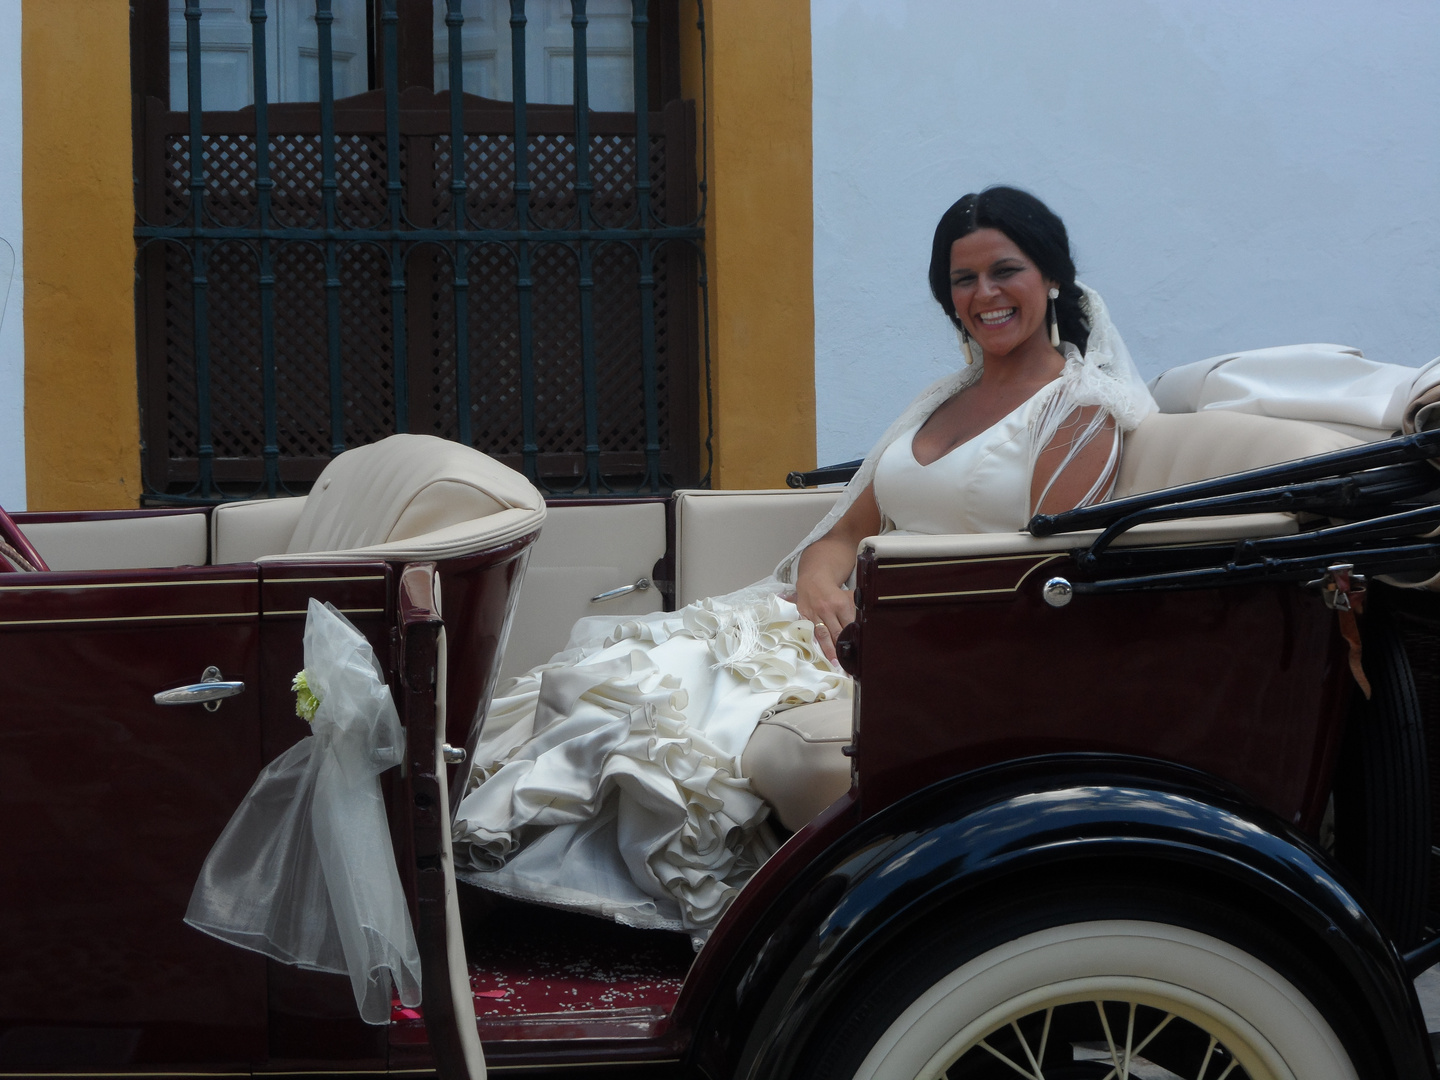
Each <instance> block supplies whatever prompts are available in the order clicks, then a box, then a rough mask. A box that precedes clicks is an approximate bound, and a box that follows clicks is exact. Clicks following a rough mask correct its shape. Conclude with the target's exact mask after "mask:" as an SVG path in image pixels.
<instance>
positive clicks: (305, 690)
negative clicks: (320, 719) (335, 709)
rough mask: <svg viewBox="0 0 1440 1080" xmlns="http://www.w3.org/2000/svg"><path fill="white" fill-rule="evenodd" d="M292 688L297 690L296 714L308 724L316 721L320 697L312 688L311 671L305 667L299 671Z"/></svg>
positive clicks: (291, 685)
mask: <svg viewBox="0 0 1440 1080" xmlns="http://www.w3.org/2000/svg"><path fill="white" fill-rule="evenodd" d="M290 689H291V690H294V691H295V715H296V716H298V717H300V719H301V720H304V721H305V722H306V723H307V724H313V723H315V710H316V709H318V708H319V707H320V698H319V697H317V696H316V694H315V691H314V690H311V689H310V674H309V672H307V671H305V670H303V669H302V670H300V671H297V672H296V673H295V681H294V682H292V683H291V684H290Z"/></svg>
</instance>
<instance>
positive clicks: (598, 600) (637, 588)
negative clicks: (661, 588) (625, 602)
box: [590, 577, 650, 604]
mask: <svg viewBox="0 0 1440 1080" xmlns="http://www.w3.org/2000/svg"><path fill="white" fill-rule="evenodd" d="M648 588H650V579H649V578H648V577H642V578H641V579H640V580H639V581H637V582H635V584H634V585H621V586H620V587H619V588H618V589H606V590H605V591H604V592H602V593H596V594H595V595H594V596H592V597H590V602H591V603H592V604H602V603H604V602H605V601H606V600H614V599H615V598H616V597H618V596H629V595H630V594H631V593H632V592H644V591H645V590H646V589H648Z"/></svg>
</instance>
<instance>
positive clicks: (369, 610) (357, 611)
mask: <svg viewBox="0 0 1440 1080" xmlns="http://www.w3.org/2000/svg"><path fill="white" fill-rule="evenodd" d="M336 610H337V611H339V612H340V613H341V614H343V615H384V614H385V609H384V608H383V607H342V608H337V609H336ZM308 614H310V609H309V608H286V609H284V610H283V611H269V610H266V611H263V612H261V615H262V616H264V617H269V616H271V615H308ZM566 1015H569V1014H568V1013H567V1014H566ZM267 1075H269V1074H268V1073H267Z"/></svg>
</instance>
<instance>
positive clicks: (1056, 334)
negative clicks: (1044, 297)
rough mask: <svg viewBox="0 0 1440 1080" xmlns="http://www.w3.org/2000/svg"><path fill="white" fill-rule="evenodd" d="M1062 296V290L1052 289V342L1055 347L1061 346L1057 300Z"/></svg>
mask: <svg viewBox="0 0 1440 1080" xmlns="http://www.w3.org/2000/svg"><path fill="white" fill-rule="evenodd" d="M1059 298H1060V290H1059V289H1055V288H1052V289H1051V290H1050V344H1051V345H1054V346H1055V348H1057V349H1058V348H1059V347H1060V320H1059V319H1057V318H1056V317H1055V301H1056V300H1058V299H1059Z"/></svg>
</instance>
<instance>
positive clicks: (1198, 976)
mask: <svg viewBox="0 0 1440 1080" xmlns="http://www.w3.org/2000/svg"><path fill="white" fill-rule="evenodd" d="M1047 1010H1048V1011H1047ZM1167 1014H1173V1017H1172V1019H1171V1020H1169V1021H1164V1017H1165V1016H1166V1015H1167ZM1102 1015H1103V1016H1104V1018H1105V1019H1104V1020H1103V1021H1102V1019H1101V1017H1102ZM1354 1016H1355V1010H1354V1008H1353V1005H1352V1003H1350V1002H1347V1000H1346V999H1345V998H1344V996H1343V993H1342V992H1341V991H1340V990H1339V989H1338V988H1337V987H1336V986H1334V985H1333V982H1332V980H1331V978H1330V977H1329V976H1327V975H1326V974H1325V973H1324V972H1323V971H1322V970H1321V969H1320V968H1319V967H1318V966H1317V965H1316V964H1314V963H1313V962H1312V961H1311V960H1310V959H1309V958H1307V956H1306V955H1305V953H1304V952H1303V950H1301V949H1299V948H1296V947H1294V946H1293V945H1290V944H1288V943H1287V942H1286V941H1285V940H1284V939H1283V938H1281V937H1280V935H1278V934H1276V933H1275V932H1274V930H1273V928H1269V927H1266V926H1265V925H1262V924H1261V923H1260V922H1259V921H1258V920H1255V919H1254V918H1252V917H1250V916H1247V915H1245V914H1243V913H1236V912H1233V911H1231V910H1229V909H1228V908H1224V907H1221V906H1219V905H1217V904H1213V903H1210V902H1208V901H1206V900H1204V899H1201V898H1199V897H1197V896H1196V895H1195V894H1194V892H1193V891H1192V890H1184V889H1181V888H1178V887H1177V888H1175V889H1173V890H1161V889H1156V888H1153V887H1148V886H1136V887H1130V888H1124V887H1121V886H1120V885H1119V884H1118V883H1108V884H1104V885H1096V886H1091V887H1084V888H1067V889H1064V890H1055V891H1052V892H1051V893H1050V894H1049V895H1047V896H1043V897H1037V898H1033V899H1032V898H1026V899H1023V900H1019V901H1011V902H1004V903H994V904H991V905H988V906H986V907H984V908H982V909H979V910H971V909H968V908H967V909H966V910H964V911H963V912H959V913H956V914H954V915H952V916H950V917H947V918H943V919H936V920H933V921H932V922H931V923H929V924H928V925H926V926H925V927H923V928H921V929H920V930H918V931H917V932H914V933H911V934H907V936H906V938H905V940H904V941H902V942H900V943H898V944H897V945H895V946H894V947H892V948H887V949H886V950H885V953H884V955H883V957H881V958H880V959H878V960H877V961H876V962H875V963H874V964H873V965H871V967H870V969H869V970H868V971H866V972H865V973H864V974H863V975H862V976H861V977H859V978H857V979H854V980H853V981H852V982H851V984H850V986H849V987H847V989H846V990H845V991H844V992H843V993H842V994H841V995H840V996H839V998H838V1000H837V1001H836V1002H835V1003H834V1004H833V1005H832V1006H831V1008H830V1009H829V1010H828V1011H827V1019H826V1021H825V1022H824V1023H822V1025H821V1027H820V1029H819V1030H818V1031H817V1032H816V1035H815V1036H814V1037H813V1038H812V1039H811V1040H810V1042H809V1044H808V1046H807V1050H806V1052H805V1054H804V1059H803V1061H802V1064H801V1067H800V1068H799V1069H798V1070H797V1074H798V1075H799V1076H801V1077H804V1078H805V1080H897V1078H901V1080H939V1078H941V1077H948V1080H962V1078H964V1080H1000V1078H1010V1080H1013V1078H1015V1077H1019V1076H1031V1077H1034V1076H1036V1075H1037V1074H1039V1075H1042V1076H1043V1077H1044V1078H1045V1080H1083V1078H1088V1077H1095V1078H1097V1080H1098V1078H1099V1077H1102V1076H1106V1075H1110V1076H1114V1075H1116V1074H1117V1073H1118V1072H1119V1070H1118V1069H1116V1068H1115V1066H1116V1065H1117V1064H1118V1063H1119V1059H1120V1058H1123V1057H1124V1053H1125V1049H1124V1048H1125V1046H1126V1045H1129V1046H1130V1047H1131V1048H1132V1050H1138V1051H1140V1053H1141V1056H1142V1057H1144V1058H1145V1059H1146V1060H1147V1061H1148V1062H1149V1064H1150V1065H1152V1066H1154V1067H1158V1068H1160V1069H1168V1070H1170V1071H1169V1072H1168V1073H1157V1072H1154V1071H1144V1072H1140V1071H1138V1070H1137V1071H1136V1072H1134V1073H1131V1075H1147V1076H1148V1075H1174V1076H1178V1077H1183V1078H1186V1080H1193V1078H1194V1077H1197V1076H1200V1075H1202V1074H1203V1075H1204V1076H1206V1077H1210V1078H1212V1080H1213V1078H1214V1077H1218V1076H1220V1075H1222V1074H1223V1075H1225V1076H1226V1077H1227V1078H1228V1080H1242V1078H1248V1080H1357V1078H1363V1080H1378V1078H1380V1077H1383V1076H1385V1075H1386V1070H1385V1068H1383V1067H1382V1066H1380V1065H1379V1064H1377V1062H1376V1059H1375V1055H1374V1053H1373V1051H1372V1050H1371V1049H1370V1047H1369V1043H1368V1041H1367V1039H1366V1036H1365V1033H1364V1031H1363V1030H1362V1029H1361V1028H1360V1027H1358V1026H1357V1024H1356V1021H1355V1019H1354ZM1162 1021H1164V1022H1163V1023H1162ZM1106 1025H1108V1031H1107V1030H1106ZM1157 1026H1158V1027H1159V1033H1158V1034H1154V1035H1153V1036H1152V1032H1154V1031H1155V1029H1156V1028H1157ZM1147 1037H1150V1038H1151V1041H1150V1042H1148V1044H1144V1040H1145V1038H1147ZM1022 1040H1023V1043H1024V1044H1023V1045H1022ZM1127 1040H1128V1043H1127ZM982 1044H988V1045H982ZM1142 1044H1143V1045H1142ZM1002 1055H1003V1057H1009V1058H1010V1059H1011V1060H1012V1061H1014V1062H1015V1063H1016V1064H1015V1066H1011V1065H1008V1064H1006V1063H1005V1062H1004V1060H1003V1057H1002ZM1087 1056H1089V1057H1090V1058H1091V1060H1086V1057H1087ZM1096 1057H1098V1058H1100V1059H1101V1060H1098V1061H1097V1060H1094V1059H1095V1058H1096ZM1207 1062H1208V1064H1206V1063H1207ZM1232 1062H1233V1065H1232ZM1227 1067H1228V1068H1229V1069H1230V1071H1227Z"/></svg>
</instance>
